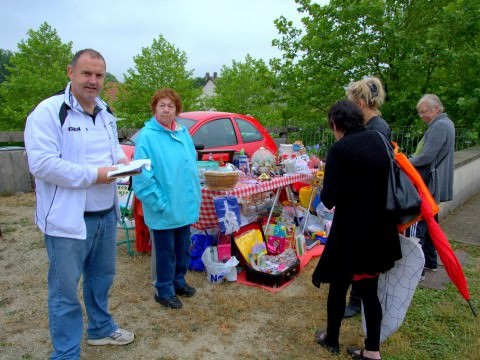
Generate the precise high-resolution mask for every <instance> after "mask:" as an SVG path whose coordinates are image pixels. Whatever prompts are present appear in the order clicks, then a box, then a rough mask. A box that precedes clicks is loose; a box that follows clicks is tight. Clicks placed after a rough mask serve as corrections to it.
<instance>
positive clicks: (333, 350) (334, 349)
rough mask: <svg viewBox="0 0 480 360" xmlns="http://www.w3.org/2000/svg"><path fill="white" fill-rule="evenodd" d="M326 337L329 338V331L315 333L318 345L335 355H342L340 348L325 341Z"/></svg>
mask: <svg viewBox="0 0 480 360" xmlns="http://www.w3.org/2000/svg"><path fill="white" fill-rule="evenodd" d="M326 337H327V331H326V330H317V331H315V341H316V342H317V344H319V345H320V346H321V347H323V348H325V349H327V350H328V351H330V352H331V353H332V354H333V355H338V354H340V348H339V347H338V346H332V345H329V344H327V343H326V341H325V338H326Z"/></svg>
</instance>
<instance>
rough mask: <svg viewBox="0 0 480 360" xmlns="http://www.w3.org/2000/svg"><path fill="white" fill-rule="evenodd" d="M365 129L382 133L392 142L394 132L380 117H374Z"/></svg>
mask: <svg viewBox="0 0 480 360" xmlns="http://www.w3.org/2000/svg"><path fill="white" fill-rule="evenodd" d="M365 127H366V128H367V130H375V131H378V132H379V133H382V134H383V135H384V136H385V137H386V138H387V139H388V140H390V141H391V140H392V131H391V130H390V126H388V124H387V122H386V121H385V119H383V118H381V117H380V116H374V117H372V118H371V119H370V120H369V121H368V122H367V123H366V124H365Z"/></svg>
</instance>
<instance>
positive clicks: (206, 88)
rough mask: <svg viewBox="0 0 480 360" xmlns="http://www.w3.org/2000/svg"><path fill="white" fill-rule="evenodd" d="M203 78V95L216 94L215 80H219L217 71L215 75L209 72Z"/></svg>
mask: <svg viewBox="0 0 480 360" xmlns="http://www.w3.org/2000/svg"><path fill="white" fill-rule="evenodd" d="M203 80H204V85H203V89H202V97H211V96H215V81H217V73H216V72H214V73H213V76H210V73H208V72H207V73H206V74H205V77H204V78H203Z"/></svg>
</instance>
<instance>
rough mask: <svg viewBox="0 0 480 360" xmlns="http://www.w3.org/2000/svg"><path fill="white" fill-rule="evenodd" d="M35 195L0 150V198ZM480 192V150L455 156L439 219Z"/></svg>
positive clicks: (12, 151) (18, 160)
mask: <svg viewBox="0 0 480 360" xmlns="http://www.w3.org/2000/svg"><path fill="white" fill-rule="evenodd" d="M29 191H33V179H32V176H31V175H30V173H29V171H28V163H27V157H26V153H25V150H23V149H22V148H0V194H5V193H15V192H29ZM479 191H480V146H475V147H472V148H469V149H467V150H462V151H457V152H456V153H455V175H454V188H453V200H452V201H449V202H446V203H442V204H441V206H440V209H441V210H440V215H439V216H440V218H442V217H445V216H446V215H448V213H450V212H451V211H452V210H454V209H455V208H456V207H458V206H461V205H462V204H463V203H464V202H465V201H467V200H468V199H469V198H471V197H472V196H473V195H475V194H476V193H477V192H479Z"/></svg>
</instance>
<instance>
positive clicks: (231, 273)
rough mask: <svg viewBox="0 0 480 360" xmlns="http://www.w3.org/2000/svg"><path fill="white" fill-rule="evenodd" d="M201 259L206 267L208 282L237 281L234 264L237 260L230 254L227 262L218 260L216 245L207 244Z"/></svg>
mask: <svg viewBox="0 0 480 360" xmlns="http://www.w3.org/2000/svg"><path fill="white" fill-rule="evenodd" d="M202 261H203V263H204V264H205V268H206V269H207V279H208V281H209V282H211V283H219V282H223V281H224V280H227V281H237V269H236V266H237V265H238V260H237V258H236V257H235V256H232V257H231V258H230V259H229V260H228V261H227V262H224V263H223V262H219V261H218V254H217V247H216V246H209V247H207V248H206V249H205V251H204V252H203V254H202Z"/></svg>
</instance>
